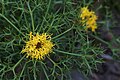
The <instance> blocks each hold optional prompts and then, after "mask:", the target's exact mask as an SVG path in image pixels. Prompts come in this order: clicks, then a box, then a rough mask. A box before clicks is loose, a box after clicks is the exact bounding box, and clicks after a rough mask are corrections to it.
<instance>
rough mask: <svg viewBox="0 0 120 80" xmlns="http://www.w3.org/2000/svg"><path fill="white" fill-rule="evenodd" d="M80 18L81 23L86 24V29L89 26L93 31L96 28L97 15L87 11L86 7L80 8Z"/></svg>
mask: <svg viewBox="0 0 120 80" xmlns="http://www.w3.org/2000/svg"><path fill="white" fill-rule="evenodd" d="M80 18H81V23H82V25H83V26H86V28H85V29H86V30H87V29H88V28H91V30H92V31H93V32H94V31H95V29H97V23H96V20H97V16H96V15H95V12H93V11H89V9H88V7H83V8H81V15H80Z"/></svg>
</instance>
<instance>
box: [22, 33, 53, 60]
mask: <svg viewBox="0 0 120 80" xmlns="http://www.w3.org/2000/svg"><path fill="white" fill-rule="evenodd" d="M53 46H54V44H53V43H52V42H51V35H48V34H46V33H42V34H41V35H39V34H38V33H37V34H36V35H32V32H30V34H29V41H27V42H26V46H25V47H24V49H23V50H22V51H21V53H25V52H26V54H27V56H26V57H27V58H28V57H30V58H32V59H39V60H43V59H44V56H45V55H48V54H49V53H50V52H52V47H53Z"/></svg>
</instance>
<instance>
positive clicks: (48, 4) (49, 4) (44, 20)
mask: <svg viewBox="0 0 120 80" xmlns="http://www.w3.org/2000/svg"><path fill="white" fill-rule="evenodd" d="M50 4H51V0H49V3H48V7H47V10H46V13H45V16H44V18H43V21H42V23H41V26H40V29H39V32H40V31H41V28H42V27H43V24H44V22H45V18H46V17H47V14H48V11H49V8H50Z"/></svg>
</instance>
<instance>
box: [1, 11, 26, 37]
mask: <svg viewBox="0 0 120 80" xmlns="http://www.w3.org/2000/svg"><path fill="white" fill-rule="evenodd" d="M0 16H1V17H3V18H4V19H5V20H6V21H7V22H8V23H10V24H11V25H12V26H13V27H14V28H15V29H16V30H17V31H18V32H19V33H20V34H22V35H23V36H25V35H24V34H23V33H22V32H21V31H20V30H19V29H18V28H17V27H16V26H15V25H14V24H13V23H11V22H10V20H9V19H7V18H6V17H5V16H4V15H2V14H1V13H0Z"/></svg>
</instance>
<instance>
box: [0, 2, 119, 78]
mask: <svg viewBox="0 0 120 80" xmlns="http://www.w3.org/2000/svg"><path fill="white" fill-rule="evenodd" d="M92 2H93V1H92V0H88V1H87V0H84V1H83V2H82V1H81V2H78V5H77V6H75V2H73V1H72V0H61V1H60V0H59V1H57V0H56V1H53V0H1V1H0V79H1V80H8V79H9V80H22V79H23V80H43V79H44V80H56V79H57V80H58V79H59V80H67V79H68V80H69V78H70V77H69V76H67V74H66V73H67V72H69V70H71V69H79V70H80V71H82V72H84V73H85V74H89V73H92V70H94V69H97V67H96V64H98V63H102V59H101V58H100V57H99V56H100V55H101V54H103V52H104V50H103V49H102V48H101V47H100V44H99V43H97V44H96V43H94V39H91V38H90V36H89V35H92V32H88V33H87V32H85V31H84V30H83V29H82V28H81V27H83V26H81V25H80V24H79V19H78V16H79V9H80V8H81V6H83V5H85V6H86V5H90V4H92ZM30 31H32V32H33V33H34V34H35V33H37V32H38V33H43V32H47V33H51V34H52V41H53V43H54V44H55V47H54V49H53V53H51V54H50V56H46V58H45V60H43V61H39V60H31V59H29V58H26V57H25V54H20V52H21V50H22V48H23V46H24V45H25V42H24V40H26V39H28V34H29V32H30ZM118 41H120V40H118Z"/></svg>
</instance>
